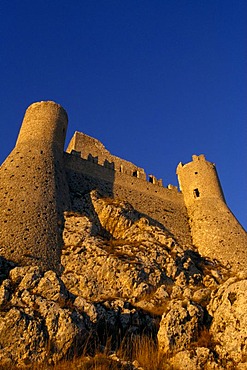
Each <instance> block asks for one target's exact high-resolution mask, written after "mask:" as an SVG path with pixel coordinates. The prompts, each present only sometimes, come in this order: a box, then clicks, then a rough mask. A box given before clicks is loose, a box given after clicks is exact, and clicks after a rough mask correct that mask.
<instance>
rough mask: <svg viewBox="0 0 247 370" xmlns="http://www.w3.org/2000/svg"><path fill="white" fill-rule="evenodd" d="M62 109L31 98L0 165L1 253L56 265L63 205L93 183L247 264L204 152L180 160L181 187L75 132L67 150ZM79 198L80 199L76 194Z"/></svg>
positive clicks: (232, 262) (184, 238) (193, 241)
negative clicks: (12, 145)
mask: <svg viewBox="0 0 247 370" xmlns="http://www.w3.org/2000/svg"><path fill="white" fill-rule="evenodd" d="M67 122H68V118H67V114H66V112H65V110H64V109H63V108H62V107H61V106H60V105H58V104H56V103H54V102H51V101H47V102H39V103H34V104H32V105H31V106H30V107H29V108H28V109H27V111H26V113H25V116H24V120H23V123H22V126H21V129H20V133H19V136H18V139H17V142H16V145H15V147H14V149H13V150H12V152H11V153H10V155H9V156H8V157H7V158H6V160H5V161H4V163H3V164H2V165H1V167H0V255H2V256H3V257H5V258H6V259H8V260H11V261H14V262H15V263H17V264H19V265H39V266H41V267H42V268H43V269H44V270H48V269H53V270H55V271H56V272H59V271H60V269H61V266H60V255H61V249H62V246H63V240H62V231H63V222H64V220H63V213H64V212H65V211H77V212H78V211H80V208H78V205H77V206H75V204H74V199H75V197H77V199H78V200H79V203H80V198H81V197H82V196H83V195H85V194H87V193H89V192H90V191H92V190H97V191H98V192H99V193H100V194H101V195H102V196H103V197H110V198H119V199H123V200H126V201H128V202H129V203H130V204H132V206H133V207H134V208H135V209H136V210H137V211H138V212H140V213H142V214H144V215H146V216H147V217H149V218H150V219H153V220H155V221H156V222H158V223H159V224H161V225H163V227H165V228H166V229H167V230H168V231H169V232H170V233H171V234H172V235H173V237H174V238H175V239H176V240H177V241H178V242H179V243H181V244H182V245H186V246H188V247H190V246H192V245H195V246H196V247H197V248H198V250H199V252H200V253H201V255H202V256H205V257H210V258H212V259H217V260H219V261H220V262H221V263H223V264H224V265H226V266H230V267H232V268H233V269H234V270H235V271H238V270H239V269H240V270H246V263H247V234H246V232H245V230H244V229H243V228H242V226H241V225H240V224H239V223H238V221H237V220H236V218H235V217H234V215H233V214H232V213H231V211H230V210H229V208H228V207H227V205H226V203H225V199H224V195H223V192H222V189H221V185H220V182H219V179H218V176H217V172H216V168H215V165H214V164H212V163H210V162H208V161H206V159H205V157H204V156H203V155H199V156H196V155H194V156H193V157H192V162H190V163H188V164H185V165H183V164H182V163H180V164H179V165H178V167H177V175H178V181H179V186H180V191H179V190H178V189H177V188H176V187H175V186H172V185H168V187H167V188H165V187H163V185H162V181H161V180H158V179H156V178H155V177H154V176H152V175H150V176H149V177H148V180H147V179H146V174H145V172H144V170H143V169H142V168H140V167H137V166H136V165H134V164H132V163H130V162H128V161H125V160H123V159H121V158H118V157H116V156H113V155H112V154H111V153H110V152H109V151H108V150H107V149H106V148H105V147H104V146H103V144H102V143H100V142H99V141H98V140H96V139H94V138H92V137H89V136H87V135H85V134H83V133H80V132H75V134H74V136H73V137H72V139H71V141H70V143H69V145H68V148H67V150H66V151H65V152H64V142H65V136H66V129H67ZM77 204H78V202H77Z"/></svg>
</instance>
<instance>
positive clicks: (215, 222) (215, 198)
mask: <svg viewBox="0 0 247 370" xmlns="http://www.w3.org/2000/svg"><path fill="white" fill-rule="evenodd" d="M192 158H193V161H192V162H190V163H187V164H186V165H184V166H183V165H182V164H181V163H180V164H179V165H178V168H177V174H178V180H179V184H180V188H181V190H182V192H183V196H184V200H185V204H186V207H187V210H188V215H189V218H190V226H191V235H192V240H193V243H194V244H195V245H196V246H197V247H198V249H199V252H200V253H201V254H202V255H203V256H207V257H210V258H215V259H218V260H220V261H221V262H222V263H223V264H224V265H228V266H233V267H234V269H235V270H236V271H239V269H240V270H247V267H246V266H247V234H246V232H245V230H244V229H243V228H242V227H241V225H240V224H239V222H238V221H237V220H236V218H235V217H234V216H233V214H232V213H231V211H230V210H229V208H228V207H227V205H226V203H225V199H224V195H223V192H222V188H221V185H220V182H219V178H218V175H217V171H216V168H215V165H214V164H213V163H210V162H208V161H206V159H205V157H204V156H203V155H200V156H193V157H192Z"/></svg>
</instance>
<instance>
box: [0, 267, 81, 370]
mask: <svg viewBox="0 0 247 370" xmlns="http://www.w3.org/2000/svg"><path fill="white" fill-rule="evenodd" d="M0 292H1V293H0V295H1V311H0V363H1V364H2V363H3V364H5V365H6V366H7V365H8V364H12V363H16V364H19V365H28V364H30V363H32V362H43V361H45V360H49V361H50V362H57V361H58V360H60V359H62V358H64V357H65V356H67V355H69V353H70V351H72V352H73V351H76V344H77V343H76V341H77V340H80V341H83V340H85V339H86V337H87V335H88V330H87V329H86V327H85V324H84V318H83V316H82V315H81V314H80V313H79V312H78V311H76V310H75V309H73V308H72V309H71V308H69V307H66V306H67V305H68V304H69V300H68V297H69V292H68V291H67V289H66V288H65V286H64V284H63V283H62V281H61V279H59V278H58V277H57V276H56V274H55V273H54V272H53V271H47V272H46V273H45V274H44V275H43V273H42V271H41V270H40V268H39V267H36V266H33V267H29V266H26V267H15V268H13V269H12V270H11V271H10V273H9V278H8V279H5V280H4V281H3V283H2V285H1V287H0Z"/></svg>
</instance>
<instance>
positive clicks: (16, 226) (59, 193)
mask: <svg viewBox="0 0 247 370" xmlns="http://www.w3.org/2000/svg"><path fill="white" fill-rule="evenodd" d="M67 122H68V119H67V114H66V112H65V110H64V109H63V108H62V107H61V106H60V105H58V104H56V103H54V102H51V101H48V102H39V103H34V104H32V105H31V106H30V107H29V108H28V109H27V111H26V114H25V116H24V119H23V123H22V126H21V129H20V133H19V136H18V139H17V142H16V146H15V148H14V149H13V151H12V152H11V154H10V155H9V156H8V157H7V159H6V160H5V162H4V163H3V164H2V166H1V167H0V254H1V255H2V256H4V257H5V258H7V259H9V260H12V261H14V262H15V263H17V264H20V265H22V264H24V265H39V266H41V267H42V268H43V269H44V270H47V269H54V270H56V271H58V270H59V267H60V253H61V246H62V236H61V232H62V230H61V228H62V222H63V218H62V212H63V210H65V209H67V208H68V207H69V198H68V197H69V191H68V186H67V182H66V177H65V172H64V165H63V147H64V141H65V135H66V129H67Z"/></svg>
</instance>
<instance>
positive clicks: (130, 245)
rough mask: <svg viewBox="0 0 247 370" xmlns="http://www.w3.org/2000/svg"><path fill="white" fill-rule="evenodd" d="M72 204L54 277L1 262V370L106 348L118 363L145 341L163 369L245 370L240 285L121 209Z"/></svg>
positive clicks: (92, 198)
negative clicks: (125, 346)
mask: <svg viewBox="0 0 247 370" xmlns="http://www.w3.org/2000/svg"><path fill="white" fill-rule="evenodd" d="M72 201H73V199H72ZM76 202H81V205H80V209H81V212H80V213H75V212H65V214H64V231H63V240H64V247H63V249H62V256H61V264H62V266H63V270H62V273H61V275H60V276H58V275H57V274H56V272H54V271H51V270H49V271H46V272H44V271H43V270H42V269H41V268H40V267H38V266H32V267H30V266H22V267H20V266H16V265H15V264H14V263H12V262H10V261H7V260H5V259H4V258H0V269H1V271H0V282H1V285H0V317H1V319H0V364H4V365H5V366H8V364H12V363H14V364H17V365H18V366H23V365H25V366H28V365H29V364H30V363H33V362H44V361H46V362H48V363H57V362H58V361H60V360H61V359H64V358H68V357H69V356H74V355H75V354H77V355H80V354H81V353H88V354H91V355H92V354H93V353H94V350H95V348H97V349H104V348H106V346H109V345H110V349H111V351H113V352H111V361H113V359H114V358H118V361H120V362H121V361H122V360H121V358H120V357H119V354H117V351H118V349H119V347H121V346H120V344H121V343H123V342H125V343H127V342H129V343H132V342H133V338H137V337H139V336H141V335H146V336H148V337H149V338H153V339H152V340H153V341H154V343H156V346H157V347H158V348H159V352H160V353H161V354H163V355H164V358H165V360H164V366H167V368H174V369H191V370H193V369H195V370H197V369H208V370H210V369H231V368H234V366H235V368H237V369H242V368H244V367H243V366H246V343H245V342H246V337H247V334H246V319H245V310H246V305H247V294H246V284H247V281H246V280H244V279H243V278H244V276H243V277H241V276H238V278H237V277H231V278H229V273H230V272H229V271H228V270H227V269H225V268H223V267H222V266H221V265H220V264H219V263H217V261H211V260H208V259H205V258H202V257H201V256H200V255H199V254H198V252H197V250H196V249H195V248H194V249H192V248H186V246H181V245H179V244H178V242H177V241H176V240H175V239H174V237H173V236H172V235H171V234H170V233H169V231H168V230H166V229H165V228H164V226H162V225H161V224H159V223H158V222H157V221H155V220H153V219H151V218H150V217H147V216H146V215H144V214H140V213H138V212H137V211H136V210H135V209H134V208H133V207H132V206H131V205H130V204H129V203H127V202H125V201H121V200H116V199H111V198H102V197H101V196H100V195H99V194H98V193H97V192H95V191H93V192H91V193H90V194H85V195H83V196H81V197H80V198H78V197H77V199H76ZM241 279H242V280H241ZM110 338H111V339H110ZM109 341H110V344H109ZM114 356H115V357H114ZM134 360H135V361H134ZM109 361H110V358H109ZM124 361H125V363H126V366H128V367H126V368H129V369H137V368H141V365H140V363H139V362H138V361H137V359H133V358H132V359H131V361H130V360H129V361H127V362H126V359H125V360H124ZM124 361H123V363H124ZM136 364H139V365H138V366H137V365H136ZM231 366H232V367H231ZM241 366H242V367H241Z"/></svg>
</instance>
